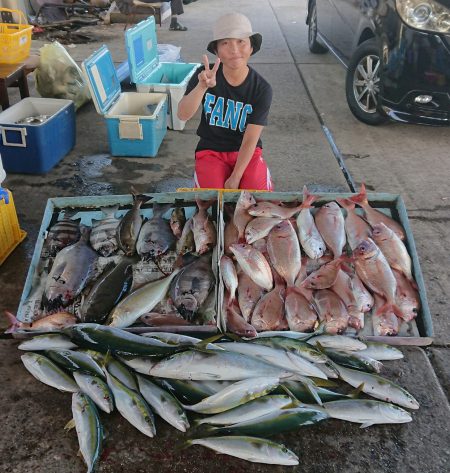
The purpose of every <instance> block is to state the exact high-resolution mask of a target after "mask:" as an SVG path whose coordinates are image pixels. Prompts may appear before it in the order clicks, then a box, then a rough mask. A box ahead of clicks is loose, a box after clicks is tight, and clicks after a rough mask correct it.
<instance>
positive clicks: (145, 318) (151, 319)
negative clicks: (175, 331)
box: [140, 312, 191, 327]
mask: <svg viewBox="0 0 450 473" xmlns="http://www.w3.org/2000/svg"><path fill="white" fill-rule="evenodd" d="M140 320H141V322H144V324H145V325H149V326H150V327H164V326H174V325H175V326H176V325H191V324H190V323H189V322H188V321H187V320H186V319H183V317H181V315H180V314H179V313H178V312H170V313H168V314H160V313H158V312H148V313H146V314H144V315H141V317H140Z"/></svg>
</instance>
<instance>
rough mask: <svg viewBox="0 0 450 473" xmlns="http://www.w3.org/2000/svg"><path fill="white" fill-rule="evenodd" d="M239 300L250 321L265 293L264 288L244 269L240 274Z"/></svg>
mask: <svg viewBox="0 0 450 473" xmlns="http://www.w3.org/2000/svg"><path fill="white" fill-rule="evenodd" d="M237 292H238V297H237V299H238V302H239V308H240V310H241V313H242V316H243V317H244V319H245V320H246V321H247V322H249V321H250V319H251V316H252V313H253V309H254V308H255V306H256V303H257V302H258V301H259V299H261V297H262V295H263V294H264V289H262V288H261V287H259V286H258V285H257V284H256V283H254V282H253V280H252V279H251V278H250V277H249V276H247V275H246V274H245V273H244V272H243V271H240V272H239V274H238V289H237Z"/></svg>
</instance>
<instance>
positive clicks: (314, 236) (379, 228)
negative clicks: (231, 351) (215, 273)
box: [220, 186, 420, 336]
mask: <svg viewBox="0 0 450 473" xmlns="http://www.w3.org/2000/svg"><path fill="white" fill-rule="evenodd" d="M319 198H320V197H319V196H316V195H312V194H310V193H309V192H308V190H307V189H306V187H305V189H304V194H303V202H302V203H301V204H300V205H297V206H295V207H292V206H288V205H289V204H287V203H283V202H272V201H269V200H266V201H261V200H259V201H256V200H255V199H254V197H253V195H252V194H251V193H250V192H247V191H242V193H241V195H240V197H239V199H238V201H237V203H236V204H235V205H234V204H230V203H225V204H224V218H225V224H224V225H225V226H224V255H223V256H222V257H221V260H220V268H221V271H220V274H221V279H222V281H223V284H224V286H225V294H224V300H223V312H222V313H223V314H224V315H225V317H224V318H225V319H226V326H227V329H228V330H231V331H233V332H235V333H237V334H239V335H241V336H256V333H257V332H260V331H266V330H288V329H289V330H292V331H299V332H310V331H312V330H314V329H315V328H316V327H317V325H318V324H319V322H324V324H325V329H326V331H327V332H328V333H335V334H336V333H337V334H342V333H350V332H359V331H361V330H362V329H363V328H364V322H365V314H366V313H370V311H372V324H373V334H374V335H378V336H390V335H397V334H398V332H399V328H400V327H401V324H402V323H408V322H410V321H412V320H413V319H414V318H415V317H416V316H417V313H418V311H419V307H420V299H419V294H418V291H417V286H416V283H415V281H414V279H413V275H412V262H411V257H410V255H409V253H408V250H407V248H406V246H405V243H404V241H403V240H405V232H404V229H403V228H402V226H401V225H400V224H399V223H398V222H397V221H395V220H394V219H393V218H391V217H389V216H388V215H386V214H385V213H383V212H381V211H380V210H378V209H375V208H372V207H371V206H370V204H369V202H368V198H367V194H366V191H365V187H364V186H363V187H362V189H361V191H360V193H359V194H357V195H354V196H351V197H350V198H348V199H336V201H337V202H334V201H331V202H326V203H324V204H323V205H321V206H320V207H318V208H314V206H313V203H314V202H315V201H316V200H317V199H319ZM338 203H339V205H340V206H341V207H342V208H343V209H345V212H343V211H342V209H341V207H340V206H339V205H338ZM355 205H358V206H360V207H362V210H363V214H362V215H361V214H360V213H359V212H357V211H356V210H355ZM344 214H345V217H344Z"/></svg>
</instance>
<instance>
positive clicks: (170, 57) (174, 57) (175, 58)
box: [158, 44, 181, 62]
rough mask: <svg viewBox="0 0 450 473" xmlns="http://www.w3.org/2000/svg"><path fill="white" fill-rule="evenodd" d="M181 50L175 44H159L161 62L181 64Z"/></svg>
mask: <svg viewBox="0 0 450 473" xmlns="http://www.w3.org/2000/svg"><path fill="white" fill-rule="evenodd" d="M180 51H181V48H179V47H178V46H174V45H173V44H158V59H159V62H181V56H180Z"/></svg>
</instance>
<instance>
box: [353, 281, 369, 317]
mask: <svg viewBox="0 0 450 473" xmlns="http://www.w3.org/2000/svg"><path fill="white" fill-rule="evenodd" d="M350 279H351V280H352V289H353V294H355V298H356V301H357V307H358V309H359V310H360V311H361V312H363V313H366V312H369V311H370V310H371V309H372V307H373V304H374V300H373V296H372V294H371V293H370V292H369V291H368V290H367V289H366V286H364V284H363V282H362V281H361V279H360V278H359V276H358V275H357V274H356V273H352V274H350Z"/></svg>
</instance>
